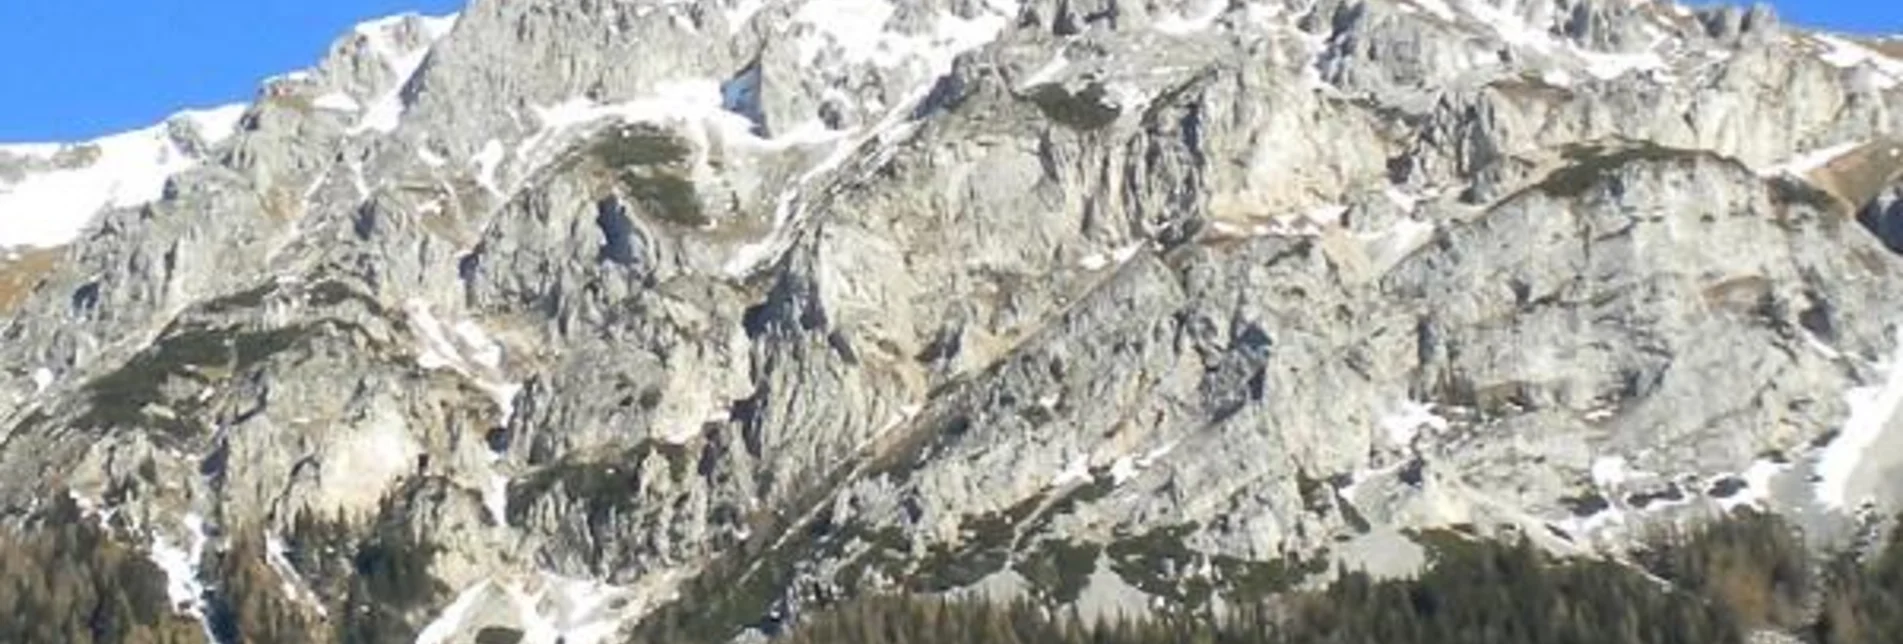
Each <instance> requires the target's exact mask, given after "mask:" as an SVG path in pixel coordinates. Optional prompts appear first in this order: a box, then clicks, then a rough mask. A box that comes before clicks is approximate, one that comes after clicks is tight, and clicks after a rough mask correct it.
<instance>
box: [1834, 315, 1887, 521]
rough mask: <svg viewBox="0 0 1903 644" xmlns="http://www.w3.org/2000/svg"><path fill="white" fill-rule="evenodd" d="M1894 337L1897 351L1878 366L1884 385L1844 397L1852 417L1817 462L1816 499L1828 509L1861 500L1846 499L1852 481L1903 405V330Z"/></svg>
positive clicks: (1873, 386) (1869, 387)
mask: <svg viewBox="0 0 1903 644" xmlns="http://www.w3.org/2000/svg"><path fill="white" fill-rule="evenodd" d="M1895 334H1896V348H1895V349H1894V350H1893V351H1892V353H1891V355H1890V357H1889V360H1887V361H1885V362H1884V363H1879V364H1878V365H1876V368H1877V370H1878V371H1880V372H1883V373H1884V381H1883V384H1880V385H1872V386H1866V387H1856V388H1853V389H1851V390H1850V391H1848V392H1846V393H1845V394H1844V401H1845V402H1847V403H1848V404H1849V405H1850V417H1849V418H1847V419H1845V420H1844V425H1843V429H1842V430H1841V431H1840V432H1839V433H1838V434H1837V438H1836V439H1835V440H1832V441H1831V442H1830V445H1828V446H1825V447H1824V451H1823V454H1822V455H1821V456H1820V457H1819V458H1818V462H1817V473H1818V476H1819V480H1818V482H1817V498H1818V500H1820V501H1822V502H1823V504H1824V505H1825V506H1828V507H1832V508H1841V507H1843V506H1844V504H1845V503H1846V502H1849V501H1861V500H1862V499H1846V498H1844V497H1845V495H1847V494H1849V487H1850V478H1851V476H1852V475H1854V474H1855V473H1856V471H1857V467H1858V465H1860V464H1861V463H1862V462H1863V456H1864V453H1865V452H1866V451H1867V450H1869V449H1870V447H1871V446H1872V445H1874V444H1876V442H1877V439H1878V438H1879V437H1881V436H1882V434H1883V429H1884V427H1885V426H1886V425H1888V424H1889V422H1890V419H1891V418H1892V417H1894V416H1895V415H1896V412H1897V409H1898V407H1899V406H1903V329H1899V330H1897V331H1896V332H1895Z"/></svg>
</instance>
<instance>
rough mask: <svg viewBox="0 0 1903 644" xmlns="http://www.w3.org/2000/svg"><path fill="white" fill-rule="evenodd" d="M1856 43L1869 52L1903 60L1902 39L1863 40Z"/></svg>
mask: <svg viewBox="0 0 1903 644" xmlns="http://www.w3.org/2000/svg"><path fill="white" fill-rule="evenodd" d="M1856 43H1857V44H1859V45H1863V46H1864V47H1868V48H1869V49H1870V51H1874V52H1877V53H1879V54H1883V55H1885V56H1889V57H1891V58H1895V59H1899V60H1903V38H1863V39H1858V40H1856Z"/></svg>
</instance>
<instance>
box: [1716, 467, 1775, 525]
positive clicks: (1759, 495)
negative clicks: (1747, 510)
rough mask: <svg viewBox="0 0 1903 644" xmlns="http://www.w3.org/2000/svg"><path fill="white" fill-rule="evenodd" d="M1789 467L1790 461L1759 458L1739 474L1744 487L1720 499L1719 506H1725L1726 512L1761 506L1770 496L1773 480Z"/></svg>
mask: <svg viewBox="0 0 1903 644" xmlns="http://www.w3.org/2000/svg"><path fill="white" fill-rule="evenodd" d="M1789 469H1791V465H1790V464H1789V463H1779V462H1776V461H1772V460H1768V459H1758V460H1757V461H1755V462H1753V463H1751V467H1749V468H1746V469H1745V471H1744V474H1742V475H1740V476H1739V478H1740V479H1743V480H1744V484H1745V487H1744V489H1741V490H1738V491H1737V493H1735V494H1732V495H1731V496H1728V497H1724V498H1721V499H1718V506H1719V507H1721V508H1724V510H1725V511H1726V512H1729V511H1731V510H1734V509H1737V508H1740V507H1745V506H1751V507H1761V506H1762V505H1763V502H1764V501H1765V500H1766V499H1767V498H1769V496H1770V492H1771V480H1772V479H1774V478H1776V477H1777V475H1779V474H1783V473H1784V472H1785V471H1787V470H1789ZM1720 478H1723V477H1720Z"/></svg>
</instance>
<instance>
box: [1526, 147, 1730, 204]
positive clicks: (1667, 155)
mask: <svg viewBox="0 0 1903 644" xmlns="http://www.w3.org/2000/svg"><path fill="white" fill-rule="evenodd" d="M1565 157H1566V162H1567V164H1566V166H1565V167H1562V168H1560V169H1558V170H1555V171H1553V173H1552V174H1549V175H1547V176H1546V178H1545V179H1543V180H1541V181H1540V182H1539V183H1538V184H1537V185H1535V186H1534V187H1533V189H1535V190H1539V191H1541V192H1544V193H1546V194H1549V195H1552V196H1555V197H1578V196H1580V195H1583V194H1585V193H1586V191H1588V190H1591V189H1593V187H1594V186H1597V185H1599V184H1600V183H1602V182H1604V181H1605V180H1606V179H1607V178H1609V177H1611V176H1613V175H1614V174H1615V173H1617V172H1619V171H1620V170H1621V169H1622V168H1625V167H1626V166H1627V164H1631V163H1636V162H1666V161H1690V160H1694V159H1700V158H1712V159H1717V158H1719V157H1718V156H1716V155H1714V154H1712V153H1709V152H1700V151H1695V150H1682V149H1678V148H1668V147H1665V146H1662V145H1658V144H1656V143H1651V142H1634V143H1629V144H1626V145H1624V146H1619V147H1612V146H1605V145H1576V146H1572V147H1569V148H1567V149H1566V151H1565Z"/></svg>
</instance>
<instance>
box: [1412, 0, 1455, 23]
mask: <svg viewBox="0 0 1903 644" xmlns="http://www.w3.org/2000/svg"><path fill="white" fill-rule="evenodd" d="M1410 1H1411V4H1412V5H1413V6H1415V7H1419V8H1421V9H1422V10H1425V11H1427V12H1428V13H1430V14H1433V15H1434V17H1436V18H1440V19H1441V20H1445V21H1448V22H1454V21H1457V20H1459V18H1460V17H1459V16H1458V15H1457V14H1455V13H1454V8H1453V7H1450V6H1447V2H1446V0H1410ZM1403 6H1407V5H1403Z"/></svg>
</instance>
